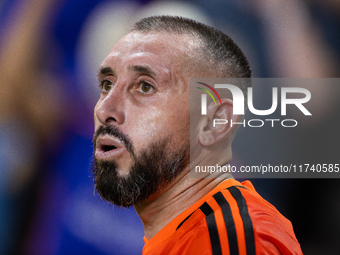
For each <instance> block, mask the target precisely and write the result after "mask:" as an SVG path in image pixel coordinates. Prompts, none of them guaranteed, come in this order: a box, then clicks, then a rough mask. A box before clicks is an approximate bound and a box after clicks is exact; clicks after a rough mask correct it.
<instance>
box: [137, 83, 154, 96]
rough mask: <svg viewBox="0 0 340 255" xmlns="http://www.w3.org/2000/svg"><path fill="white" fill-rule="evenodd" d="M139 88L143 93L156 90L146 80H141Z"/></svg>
mask: <svg viewBox="0 0 340 255" xmlns="http://www.w3.org/2000/svg"><path fill="white" fill-rule="evenodd" d="M139 89H140V91H141V92H143V93H148V92H152V90H154V89H155V88H154V87H153V86H152V85H151V84H150V83H147V82H145V81H141V82H140V83H139Z"/></svg>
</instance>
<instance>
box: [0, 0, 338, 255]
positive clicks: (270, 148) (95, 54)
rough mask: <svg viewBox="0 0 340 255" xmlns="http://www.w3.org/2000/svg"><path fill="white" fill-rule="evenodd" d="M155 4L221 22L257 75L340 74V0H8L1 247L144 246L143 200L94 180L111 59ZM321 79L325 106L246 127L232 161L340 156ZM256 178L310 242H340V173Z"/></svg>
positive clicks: (0, 120) (317, 91)
mask: <svg viewBox="0 0 340 255" xmlns="http://www.w3.org/2000/svg"><path fill="white" fill-rule="evenodd" d="M157 14H171V15H179V16H186V17H189V18H193V19H196V20H198V21H201V22H204V23H206V24H210V25H212V26H214V27H216V28H218V29H220V30H222V31H223V32H225V33H226V34H228V35H229V36H230V37H231V38H233V39H234V41H235V42H236V43H237V44H238V45H239V46H240V47H241V48H242V49H243V51H244V52H245V54H246V55H247V56H248V58H249V61H250V63H251V66H252V68H253V72H254V77H289V78H336V77H339V68H338V67H339V63H340V34H339V32H340V2H339V1H338V0H275V1H273V0H252V1H250V0H228V1H222V0H210V1H204V0H198V1H194V0H188V1H156V0H155V1H148V0H139V1H137V0H135V1H132V0H131V1H123V0H116V1H113V0H112V1H108V0H87V1H80V0H0V254H4V255H7V254H24V255H39V254H43V255H49V254H51V255H52V254H103V255H104V254H141V251H142V247H143V227H142V224H141V222H140V220H139V218H138V216H137V215H136V213H135V211H134V210H133V208H131V209H121V208H119V207H112V206H111V205H109V204H108V203H106V202H105V201H103V200H101V199H100V197H99V196H98V194H96V193H95V191H94V188H93V181H92V176H91V158H92V142H91V140H92V134H93V131H94V130H93V108H94V105H95V103H96V101H97V100H98V98H99V89H98V86H97V84H98V82H97V80H96V73H97V70H98V68H99V65H100V63H101V61H102V60H103V59H104V58H105V56H106V55H107V54H108V53H109V52H110V50H111V49H112V48H113V46H114V44H115V43H116V42H117V41H118V40H119V39H120V38H121V37H122V36H123V35H125V34H126V33H127V31H128V28H129V27H130V26H131V25H132V24H133V23H134V22H135V21H137V20H139V19H140V18H142V17H145V16H150V15H157ZM321 85H322V84H321ZM321 85H320V86H313V87H311V88H310V91H311V93H312V97H314V96H315V97H316V98H317V100H314V101H313V104H314V105H313V108H312V110H311V111H312V113H313V111H317V112H318V114H317V116H318V117H315V118H312V119H311V120H310V121H308V122H305V123H299V127H298V128H295V129H291V130H289V132H283V131H282V129H273V128H261V129H257V130H253V129H247V128H244V129H241V130H240V131H239V132H238V135H237V138H236V140H235V142H234V159H233V162H234V163H235V164H248V165H256V164H257V165H259V164H261V163H263V162H264V160H265V161H266V162H268V163H271V164H276V165H279V164H285V163H286V164H288V163H289V164H291V163H293V164H295V163H296V164H301V163H302V164H304V163H309V164H313V163H315V164H323V163H333V164H335V163H340V162H339V156H338V155H339V153H340V150H339V147H338V144H339V135H338V130H339V128H340V123H339V122H340V121H339V120H338V116H339V113H340V107H339V106H340V100H338V99H339V93H340V91H339V88H338V87H332V88H330V87H327V88H325V87H322V86H321ZM263 93H264V94H263V95H265V93H267V92H266V91H264V92H263ZM260 98H264V96H263V97H260ZM266 98H269V100H270V99H271V97H270V96H269V97H268V96H267V97H266ZM259 102H260V104H262V103H263V104H264V105H266V101H265V99H263V100H262V99H260V101H259ZM269 104H270V102H269ZM267 105H268V104H267ZM253 183H254V186H255V188H256V189H257V190H258V192H259V193H260V194H261V195H262V196H263V197H264V198H265V199H267V200H268V201H269V202H271V203H272V204H273V205H274V206H276V207H277V208H278V209H279V211H281V212H282V214H283V215H284V216H286V217H287V218H288V219H289V220H291V222H292V223H293V226H294V229H295V232H296V236H297V238H298V240H299V241H300V243H301V247H302V250H303V252H304V254H306V255H309V254H310V255H313V254H331V255H333V254H334V255H335V254H340V246H339V244H338V239H339V237H340V218H339V215H340V199H339V197H340V179H254V180H253Z"/></svg>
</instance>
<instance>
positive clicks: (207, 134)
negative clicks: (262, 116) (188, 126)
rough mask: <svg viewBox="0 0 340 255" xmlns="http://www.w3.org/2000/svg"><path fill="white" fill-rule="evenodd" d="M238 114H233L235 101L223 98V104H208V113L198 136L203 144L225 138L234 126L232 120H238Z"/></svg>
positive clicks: (210, 143)
mask: <svg viewBox="0 0 340 255" xmlns="http://www.w3.org/2000/svg"><path fill="white" fill-rule="evenodd" d="M237 119H238V116H237V115H233V102H232V101H231V100H230V99H226V98H224V99H222V105H221V104H217V105H215V104H214V103H213V102H212V103H210V104H209V105H208V109H207V115H206V119H205V121H204V122H203V123H202V124H203V125H202V126H201V128H200V132H199V134H198V138H199V141H200V143H201V144H202V145H203V146H211V145H213V144H216V143H218V142H219V141H221V140H222V139H223V138H225V137H226V136H227V135H228V134H229V133H230V131H231V129H232V128H233V127H232V126H231V121H232V122H236V121H237Z"/></svg>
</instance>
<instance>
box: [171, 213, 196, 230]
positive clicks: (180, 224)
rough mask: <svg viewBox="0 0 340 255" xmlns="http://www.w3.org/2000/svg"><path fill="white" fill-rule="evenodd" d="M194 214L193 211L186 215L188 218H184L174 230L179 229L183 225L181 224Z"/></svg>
mask: <svg viewBox="0 0 340 255" xmlns="http://www.w3.org/2000/svg"><path fill="white" fill-rule="evenodd" d="M194 212H196V211H193V212H192V213H190V214H189V215H188V217H186V218H185V219H184V220H183V221H182V222H181V223H179V224H178V226H177V228H176V230H177V229H179V228H180V227H181V226H182V225H183V223H184V222H186V220H187V219H189V218H190V216H191V215H192V214H193V213H194Z"/></svg>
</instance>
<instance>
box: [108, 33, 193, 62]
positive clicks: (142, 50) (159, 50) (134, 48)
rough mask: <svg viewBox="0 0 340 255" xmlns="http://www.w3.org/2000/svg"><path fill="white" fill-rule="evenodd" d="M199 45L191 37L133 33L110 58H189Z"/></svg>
mask: <svg viewBox="0 0 340 255" xmlns="http://www.w3.org/2000/svg"><path fill="white" fill-rule="evenodd" d="M197 45H198V43H197V42H195V40H193V38H192V36H189V35H178V34H173V33H167V32H148V33H140V32H131V33H129V34H128V35H126V36H125V37H123V38H122V39H121V40H120V41H119V42H118V43H117V44H116V45H115V46H114V48H113V49H112V51H111V52H110V54H109V55H108V58H128V57H139V56H152V55H153V56H157V57H158V58H162V59H163V61H171V60H174V59H176V60H178V59H183V58H185V57H186V56H187V57H189V56H190V54H191V52H192V51H194V50H195V49H194V48H195V47H197Z"/></svg>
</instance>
